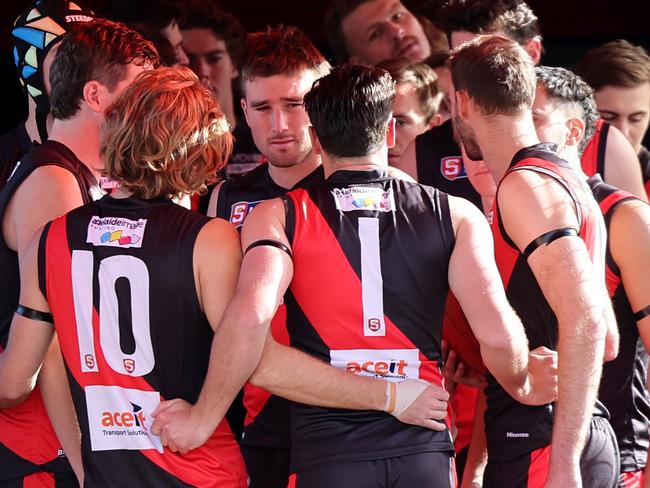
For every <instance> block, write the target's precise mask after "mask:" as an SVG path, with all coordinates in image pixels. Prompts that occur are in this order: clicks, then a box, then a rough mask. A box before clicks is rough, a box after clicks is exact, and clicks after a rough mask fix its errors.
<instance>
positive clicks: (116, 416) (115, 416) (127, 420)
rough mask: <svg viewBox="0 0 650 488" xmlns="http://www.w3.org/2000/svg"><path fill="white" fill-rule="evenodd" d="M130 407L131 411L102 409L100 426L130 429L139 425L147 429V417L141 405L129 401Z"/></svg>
mask: <svg viewBox="0 0 650 488" xmlns="http://www.w3.org/2000/svg"><path fill="white" fill-rule="evenodd" d="M129 403H130V404H131V407H132V411H131V412H128V411H126V412H124V411H113V412H110V411H104V412H103V413H102V427H107V428H108V427H124V428H127V429H131V428H134V427H139V428H141V429H145V430H146V429H147V417H146V416H145V414H144V412H143V411H142V407H141V406H140V405H137V404H135V403H133V402H129Z"/></svg>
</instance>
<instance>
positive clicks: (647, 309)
mask: <svg viewBox="0 0 650 488" xmlns="http://www.w3.org/2000/svg"><path fill="white" fill-rule="evenodd" d="M648 315H650V305H648V306H647V307H645V308H642V309H641V310H639V311H638V312H636V313H635V314H634V320H636V321H637V322H638V321H639V320H641V319H644V318H646V317H647V316H648Z"/></svg>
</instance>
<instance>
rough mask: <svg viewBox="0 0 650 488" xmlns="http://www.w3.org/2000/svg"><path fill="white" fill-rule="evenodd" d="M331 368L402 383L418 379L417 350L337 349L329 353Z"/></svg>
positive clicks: (418, 360) (418, 363)
mask: <svg viewBox="0 0 650 488" xmlns="http://www.w3.org/2000/svg"><path fill="white" fill-rule="evenodd" d="M330 363H331V364H332V366H334V367H336V368H339V369H343V370H345V371H347V372H348V373H354V374H360V375H362V376H370V377H373V378H383V379H385V380H388V381H402V380H405V379H407V378H409V379H413V378H419V377H420V359H419V351H418V350H417V349H339V350H331V351H330Z"/></svg>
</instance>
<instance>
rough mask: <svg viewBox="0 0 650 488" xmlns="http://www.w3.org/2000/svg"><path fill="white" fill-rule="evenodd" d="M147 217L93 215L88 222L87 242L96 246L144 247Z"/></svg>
mask: <svg viewBox="0 0 650 488" xmlns="http://www.w3.org/2000/svg"><path fill="white" fill-rule="evenodd" d="M146 226H147V219H139V220H129V219H123V218H118V217H98V216H96V215H95V216H93V218H92V219H90V223H89V224H88V234H87V236H86V242H88V243H90V244H92V245H94V246H111V247H123V248H126V247H142V238H143V237H144V229H145V227H146Z"/></svg>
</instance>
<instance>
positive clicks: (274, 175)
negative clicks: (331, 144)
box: [269, 151, 321, 190]
mask: <svg viewBox="0 0 650 488" xmlns="http://www.w3.org/2000/svg"><path fill="white" fill-rule="evenodd" d="M320 164H321V160H320V156H319V155H318V154H316V153H315V152H314V151H312V152H310V153H309V154H308V155H307V157H306V158H305V160H304V161H303V162H302V163H300V164H295V165H293V166H289V167H285V168H283V167H279V166H273V165H272V164H270V163H269V175H270V176H271V179H272V180H273V182H274V183H275V184H276V185H278V186H281V187H282V188H286V189H287V190H289V189H290V188H293V187H294V186H296V184H298V183H299V182H300V181H301V180H302V179H303V178H305V177H306V176H307V175H309V174H311V173H312V172H313V171H314V170H315V169H316V168H318V167H319V166H320Z"/></svg>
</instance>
